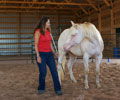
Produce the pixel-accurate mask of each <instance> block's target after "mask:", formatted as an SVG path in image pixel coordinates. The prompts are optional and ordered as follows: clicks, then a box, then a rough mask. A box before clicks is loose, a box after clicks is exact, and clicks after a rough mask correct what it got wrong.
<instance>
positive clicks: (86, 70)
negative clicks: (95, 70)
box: [83, 54, 89, 89]
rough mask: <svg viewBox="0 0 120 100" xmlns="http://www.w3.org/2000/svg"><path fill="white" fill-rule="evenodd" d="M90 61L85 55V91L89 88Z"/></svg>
mask: <svg viewBox="0 0 120 100" xmlns="http://www.w3.org/2000/svg"><path fill="white" fill-rule="evenodd" d="M88 60H89V56H88V54H84V56H83V62H84V67H85V89H88V88H89V86H88V73H89V67H88Z"/></svg>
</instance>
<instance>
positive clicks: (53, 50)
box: [50, 41, 55, 54]
mask: <svg viewBox="0 0 120 100" xmlns="http://www.w3.org/2000/svg"><path fill="white" fill-rule="evenodd" d="M50 46H51V49H52V52H53V54H55V49H54V47H53V44H52V41H51V43H50Z"/></svg>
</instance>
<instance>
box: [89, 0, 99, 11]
mask: <svg viewBox="0 0 120 100" xmlns="http://www.w3.org/2000/svg"><path fill="white" fill-rule="evenodd" d="M87 1H88V3H90V5H91V6H92V7H93V8H94V9H95V10H96V11H98V8H97V7H96V5H95V4H94V2H93V1H91V0H87Z"/></svg>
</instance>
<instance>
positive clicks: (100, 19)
mask: <svg viewBox="0 0 120 100" xmlns="http://www.w3.org/2000/svg"><path fill="white" fill-rule="evenodd" d="M98 29H99V31H100V33H101V30H102V16H101V8H100V7H99V13H98Z"/></svg>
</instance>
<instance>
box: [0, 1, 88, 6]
mask: <svg viewBox="0 0 120 100" xmlns="http://www.w3.org/2000/svg"><path fill="white" fill-rule="evenodd" d="M0 3H1V4H2V3H3V4H4V3H7V4H38V5H40V4H41V5H67V6H70V5H72V6H90V4H88V3H61V2H31V1H29V2H24V1H0Z"/></svg>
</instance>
